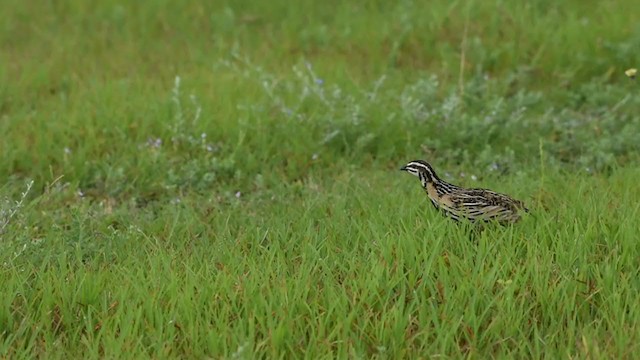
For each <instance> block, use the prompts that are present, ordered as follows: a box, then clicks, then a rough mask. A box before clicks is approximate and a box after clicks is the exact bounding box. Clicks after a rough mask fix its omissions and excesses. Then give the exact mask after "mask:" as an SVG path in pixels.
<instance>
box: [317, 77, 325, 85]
mask: <svg viewBox="0 0 640 360" xmlns="http://www.w3.org/2000/svg"><path fill="white" fill-rule="evenodd" d="M316 84H318V85H320V86H322V85H324V80H322V79H316Z"/></svg>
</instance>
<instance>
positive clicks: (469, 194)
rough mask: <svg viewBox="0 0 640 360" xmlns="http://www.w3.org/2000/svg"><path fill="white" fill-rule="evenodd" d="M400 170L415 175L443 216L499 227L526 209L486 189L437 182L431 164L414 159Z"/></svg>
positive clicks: (515, 218)
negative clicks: (479, 221)
mask: <svg viewBox="0 0 640 360" xmlns="http://www.w3.org/2000/svg"><path fill="white" fill-rule="evenodd" d="M400 170H403V171H406V172H408V173H410V174H411V175H414V176H417V177H418V178H419V179H420V182H421V183H422V187H423V188H424V190H425V191H426V193H427V196H428V197H429V200H431V203H432V204H433V206H434V207H435V208H436V209H438V210H441V211H442V212H443V213H444V214H445V215H447V216H448V217H450V218H452V219H454V220H460V219H461V218H465V219H467V220H469V221H471V222H474V221H477V220H481V221H497V222H499V223H501V224H508V223H515V222H516V221H518V220H519V219H520V214H519V212H520V211H521V210H522V211H525V212H528V211H529V210H528V209H527V208H526V207H525V206H524V203H523V202H522V201H520V200H516V199H513V198H511V197H509V196H508V195H505V194H500V193H497V192H494V191H491V190H488V189H465V188H463V187H460V186H456V185H453V184H450V183H448V182H446V181H444V180H441V179H440V178H439V177H438V175H436V172H435V171H434V170H433V168H432V167H431V165H430V164H429V163H427V162H426V161H423V160H414V161H411V162H410V163H408V164H407V165H405V166H403V167H402V168H401V169H400Z"/></svg>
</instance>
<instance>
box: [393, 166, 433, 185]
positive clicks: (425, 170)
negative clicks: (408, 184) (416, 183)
mask: <svg viewBox="0 0 640 360" xmlns="http://www.w3.org/2000/svg"><path fill="white" fill-rule="evenodd" d="M400 170H402V171H406V172H408V173H409V174H411V175H413V176H417V177H418V178H420V182H421V183H422V186H424V187H426V186H427V183H429V182H433V181H434V179H437V178H438V177H437V176H436V174H435V172H434V171H433V168H432V167H431V165H429V163H427V162H426V161H422V160H414V161H411V162H410V163H408V164H407V165H405V166H403V167H402V168H400Z"/></svg>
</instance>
